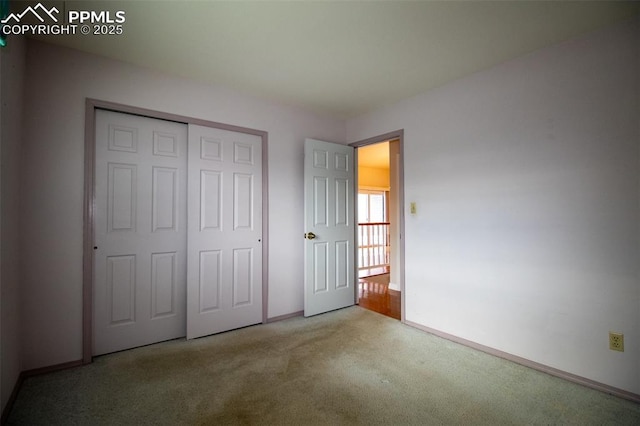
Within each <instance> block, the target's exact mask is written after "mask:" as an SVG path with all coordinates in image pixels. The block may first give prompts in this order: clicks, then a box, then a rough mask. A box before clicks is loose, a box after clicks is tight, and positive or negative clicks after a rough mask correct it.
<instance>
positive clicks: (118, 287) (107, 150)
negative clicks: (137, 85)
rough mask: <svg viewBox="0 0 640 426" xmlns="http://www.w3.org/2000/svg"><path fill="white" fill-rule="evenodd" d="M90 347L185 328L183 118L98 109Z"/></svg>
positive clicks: (172, 334)
mask: <svg viewBox="0 0 640 426" xmlns="http://www.w3.org/2000/svg"><path fill="white" fill-rule="evenodd" d="M95 129H96V163H95V182H96V183H95V200H96V201H95V202H96V208H95V218H94V221H95V222H94V224H95V228H94V232H95V246H96V249H95V253H94V262H95V263H94V290H93V333H92V335H93V355H100V354H104V353H109V352H114V351H118V350H123V349H128V348H132V347H136V346H142V345H146V344H150V343H155V342H159V341H163V340H168V339H173V338H177V337H181V336H184V335H185V327H186V326H185V319H186V312H185V308H186V255H187V246H186V244H187V216H186V215H187V210H186V207H187V202H186V197H187V126H186V125H184V124H180V123H174V122H170V121H164V120H157V119H152V118H146V117H140V116H135V115H129V114H123V113H116V112H112V111H105V110H96V128H95Z"/></svg>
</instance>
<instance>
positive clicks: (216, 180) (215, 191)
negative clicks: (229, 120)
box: [187, 124, 262, 338]
mask: <svg viewBox="0 0 640 426" xmlns="http://www.w3.org/2000/svg"><path fill="white" fill-rule="evenodd" d="M188 198H189V222H188V223H189V225H188V267H187V293H188V296H187V312H188V314H187V338H194V337H200V336H204V335H208V334H213V333H218V332H221V331H226V330H231V329H234V328H239V327H244V326H247V325H252V324H257V323H260V322H262V139H261V138H260V137H259V136H254V135H249V134H245V133H237V132H232V131H227V130H221V129H214V128H209V127H202V126H198V125H191V124H190V125H189V197H188Z"/></svg>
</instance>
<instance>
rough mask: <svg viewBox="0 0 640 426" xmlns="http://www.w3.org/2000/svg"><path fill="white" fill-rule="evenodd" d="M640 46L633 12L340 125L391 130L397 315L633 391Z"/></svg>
mask: <svg viewBox="0 0 640 426" xmlns="http://www.w3.org/2000/svg"><path fill="white" fill-rule="evenodd" d="M639 49H640V18H639V19H637V20H635V21H633V22H628V23H625V24H623V25H618V26H616V27H612V28H608V29H605V30H601V31H598V32H596V33H592V34H589V35H587V36H585V37H582V38H579V39H575V40H572V41H569V42H566V43H563V44H560V45H557V46H553V47H550V48H546V49H543V50H540V51H537V52H535V53H533V54H530V55H527V56H525V57H522V58H519V59H516V60H513V61H510V62H507V63H504V64H502V65H499V66H497V67H494V68H492V69H489V70H486V71H484V72H480V73H477V74H474V75H471V76H469V77H467V78H463V79H461V80H458V81H456V82H453V83H451V84H448V85H446V86H444V87H441V88H439V89H436V90H432V91H430V92H427V93H424V94H422V95H419V96H416V97H413V98H411V99H407V100H405V101H402V102H400V103H398V104H396V105H394V106H391V107H388V108H385V109H381V110H378V111H375V112H373V113H371V114H367V115H364V116H362V117H358V118H354V119H352V120H349V121H348V122H347V139H348V140H361V139H365V138H368V137H372V136H374V135H377V134H382V133H386V132H389V131H391V130H396V129H404V130H405V139H404V141H405V156H404V159H405V160H404V161H405V163H404V165H405V202H406V205H405V218H406V240H405V243H406V283H405V285H406V287H405V289H406V294H405V300H406V318H407V320H409V321H413V322H415V323H418V324H420V325H423V326H426V327H431V328H433V329H437V330H440V331H443V332H446V333H449V334H451V335H455V336H458V337H461V338H464V339H468V340H471V341H473V342H477V343H480V344H482V345H485V346H489V347H492V348H495V349H499V350H502V351H505V352H508V353H511V354H514V355H518V356H521V357H524V358H527V359H530V360H533V361H536V362H539V363H542V364H545V365H548V366H551V367H555V368H558V369H561V370H564V371H567V372H570V373H574V374H577V375H580V376H583V377H587V378H590V379H593V380H596V381H598V382H601V383H605V384H609V385H611V386H615V387H617V388H621V389H624V390H627V391H630V392H634V393H636V394H640V210H639V206H640V204H639V201H640V185H639V182H640V63H639V57H640V51H639ZM412 201H414V202H416V203H417V208H418V213H417V214H416V215H409V214H408V206H409V203H410V202H412ZM610 330H613V331H619V332H622V333H624V334H625V352H624V353H620V352H613V351H611V350H609V349H608V332H609V331H610Z"/></svg>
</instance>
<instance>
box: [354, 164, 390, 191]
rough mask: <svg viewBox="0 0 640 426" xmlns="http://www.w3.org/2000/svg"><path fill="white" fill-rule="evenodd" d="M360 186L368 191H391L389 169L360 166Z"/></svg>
mask: <svg viewBox="0 0 640 426" xmlns="http://www.w3.org/2000/svg"><path fill="white" fill-rule="evenodd" d="M358 186H359V187H362V188H366V189H373V188H379V189H382V190H385V191H388V190H389V186H390V180H389V169H379V168H376V167H365V166H358Z"/></svg>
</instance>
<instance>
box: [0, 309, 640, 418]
mask: <svg viewBox="0 0 640 426" xmlns="http://www.w3.org/2000/svg"><path fill="white" fill-rule="evenodd" d="M8 423H9V424H11V425H18V424H20V425H21V424H25V425H147V424H154V425H199V424H202V425H204V424H269V425H277V424H290V425H315V424H363V425H370V424H389V425H402V424H420V425H429V424H434V425H436V424H437V425H442V424H452V425H457V424H474V425H477V424H486V425H501V424H518V425H529V424H538V425H550V424H574V425H590V424H591V425H603V424H611V425H613V424H615V425H623V424H627V425H638V424H640V405H638V404H635V403H633V402H630V401H626V400H622V399H619V398H616V397H613V396H610V395H607V394H604V393H601V392H598V391H594V390H591V389H587V388H584V387H582V386H579V385H575V384H572V383H569V382H566V381H563V380H561V379H558V378H555V377H551V376H548V375H546V374H543V373H539V372H536V371H533V370H530V369H528V368H526V367H522V366H520V365H516V364H513V363H510V362H508V361H504V360H502V359H499V358H495V357H492V356H490V355H486V354H484V353H481V352H477V351H475V350H472V349H469V348H466V347H463V346H460V345H457V344H455V343H452V342H449V341H447V340H443V339H440V338H437V337H435V336H432V335H429V334H425V333H423V332H421V331H418V330H415V329H413V328H411V327H408V326H405V325H403V324H401V323H400V322H398V321H395V320H393V319H390V318H387V317H384V316H382V315H379V314H376V313H374V312H370V311H367V310H364V309H361V308H359V307H352V308H347V309H343V310H340V311H336V312H332V313H329V314H324V315H320V316H317V317H313V318H309V319H304V318H294V319H290V320H286V321H281V322H277V323H273V324H269V325H260V326H254V327H249V328H245V329H242V330H237V331H234V332H229V333H224V334H219V335H216V336H212V337H207V338H202V339H198V340H194V341H189V342H186V341H184V340H175V341H170V342H165V343H161V344H157V345H153V346H147V347H144V348H138V349H135V350H131V351H125V352H121V353H116V354H112V355H107V356H102V357H99V358H97V359H96V360H95V362H94V363H93V364H91V365H88V366H85V367H79V368H75V369H70V370H66V371H60V372H56V373H52V374H48V375H43V376H39V377H34V378H30V379H27V380H26V382H25V383H24V385H23V387H22V390H21V391H20V393H19V395H18V399H17V401H16V404H15V406H14V409H13V411H12V412H11V414H10V416H9V419H8Z"/></svg>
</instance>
